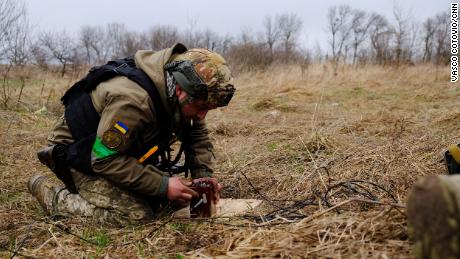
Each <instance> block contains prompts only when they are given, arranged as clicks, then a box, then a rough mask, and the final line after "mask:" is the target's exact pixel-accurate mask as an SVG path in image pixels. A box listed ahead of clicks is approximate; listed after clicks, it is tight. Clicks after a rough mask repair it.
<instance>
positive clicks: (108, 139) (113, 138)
mask: <svg viewBox="0 0 460 259" xmlns="http://www.w3.org/2000/svg"><path fill="white" fill-rule="evenodd" d="M122 143H123V136H122V135H121V133H120V132H119V131H117V130H114V129H109V130H107V131H106V132H104V134H102V144H104V145H105V146H106V147H108V148H110V149H116V148H117V147H119V146H120V145H121V144H122Z"/></svg>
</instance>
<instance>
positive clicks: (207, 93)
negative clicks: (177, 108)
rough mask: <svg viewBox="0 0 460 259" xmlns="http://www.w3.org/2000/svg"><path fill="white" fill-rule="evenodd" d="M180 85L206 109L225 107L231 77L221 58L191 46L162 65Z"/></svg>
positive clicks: (229, 95)
mask: <svg viewBox="0 0 460 259" xmlns="http://www.w3.org/2000/svg"><path fill="white" fill-rule="evenodd" d="M165 70H166V71H168V72H170V73H171V74H172V76H173V77H174V79H175V80H176V81H177V83H179V85H180V86H181V87H182V88H183V89H184V90H185V92H187V93H188V94H189V95H191V96H192V97H194V98H198V99H202V100H206V101H207V106H208V107H209V109H214V108H217V107H222V106H226V105H227V104H228V103H229V102H230V100H231V99H232V97H233V93H234V92H235V87H234V86H233V76H232V74H231V72H230V69H229V68H228V66H227V63H226V62H225V60H224V58H223V57H222V56H220V55H219V54H217V53H215V52H211V51H209V50H206V49H190V50H188V51H186V52H184V53H182V54H180V55H178V56H176V57H175V58H174V59H173V61H172V62H170V63H168V64H166V65H165Z"/></svg>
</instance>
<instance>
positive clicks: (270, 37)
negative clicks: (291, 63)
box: [263, 16, 280, 60]
mask: <svg viewBox="0 0 460 259" xmlns="http://www.w3.org/2000/svg"><path fill="white" fill-rule="evenodd" d="M263 25H264V29H265V31H264V33H263V39H264V41H265V44H267V46H268V50H269V52H270V59H272V60H273V50H274V47H275V44H276V43H277V42H278V40H279V38H280V28H279V26H278V24H277V23H276V22H275V19H274V18H272V17H271V16H265V18H264V21H263Z"/></svg>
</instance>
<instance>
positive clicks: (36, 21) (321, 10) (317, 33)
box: [25, 0, 458, 48]
mask: <svg viewBox="0 0 460 259" xmlns="http://www.w3.org/2000/svg"><path fill="white" fill-rule="evenodd" d="M25 2H26V5H27V9H28V14H29V19H30V20H31V23H32V24H33V25H34V26H36V28H37V29H41V30H57V31H60V30H63V29H65V30H66V31H67V32H70V33H73V32H77V31H78V29H79V28H80V26H82V25H105V24H107V23H110V22H121V23H124V24H125V25H126V26H127V27H128V28H129V29H133V30H137V31H145V30H147V29H149V28H150V27H152V26H153V25H158V24H163V25H165V24H167V25H175V26H176V27H178V29H179V30H180V31H183V30H184V29H185V28H189V25H188V23H189V21H190V20H193V19H195V20H196V21H197V28H198V29H204V28H210V29H212V30H214V31H216V32H218V33H219V34H220V35H225V34H226V33H229V34H231V35H237V34H238V33H239V32H240V31H241V30H242V29H245V28H251V29H252V31H253V32H254V33H255V32H257V31H260V30H262V21H263V18H264V17H265V16H266V15H276V14H280V13H296V14H298V15H299V16H300V17H301V18H302V19H303V22H304V26H303V32H302V35H301V40H302V42H303V45H304V46H310V47H311V46H312V45H313V44H314V42H315V41H318V42H319V43H320V44H321V45H323V44H325V43H326V42H327V36H326V33H325V31H326V27H327V23H326V15H327V9H328V8H329V7H330V6H333V5H340V4H348V5H350V6H351V7H353V8H358V9H362V10H366V11H369V12H377V13H380V14H383V15H385V16H386V17H387V18H389V19H390V20H391V19H393V13H392V12H393V6H394V5H395V4H396V5H397V6H400V7H402V8H403V10H405V11H406V12H409V13H410V14H411V15H412V17H413V19H414V20H416V21H423V20H424V19H426V18H427V17H429V16H433V15H434V14H436V13H438V12H441V11H446V10H449V7H450V3H451V2H452V0H423V1H420V0H404V1H402V0H399V1H397V0H395V1H393V0H379V1H376V0H352V1H343V0H319V1H307V0H304V1H302V0H285V1H281V0H279V1H272V0H265V1H263V0H252V1H251V0H245V1H243V0H231V1H217V0H214V1H212V0H195V1H186V0H174V1H154V0H25ZM457 2H458V1H457ZM322 47H323V48H326V46H322Z"/></svg>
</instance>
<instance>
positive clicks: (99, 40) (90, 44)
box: [80, 25, 110, 65]
mask: <svg viewBox="0 0 460 259" xmlns="http://www.w3.org/2000/svg"><path fill="white" fill-rule="evenodd" d="M80 44H81V45H82V47H83V48H84V50H85V56H86V63H87V64H91V65H94V64H100V63H102V62H104V61H105V60H106V59H107V58H108V55H109V53H108V52H109V50H110V48H109V46H108V45H109V43H108V41H107V33H106V32H105V30H104V28H103V27H101V26H89V25H87V26H82V27H81V29H80Z"/></svg>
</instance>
